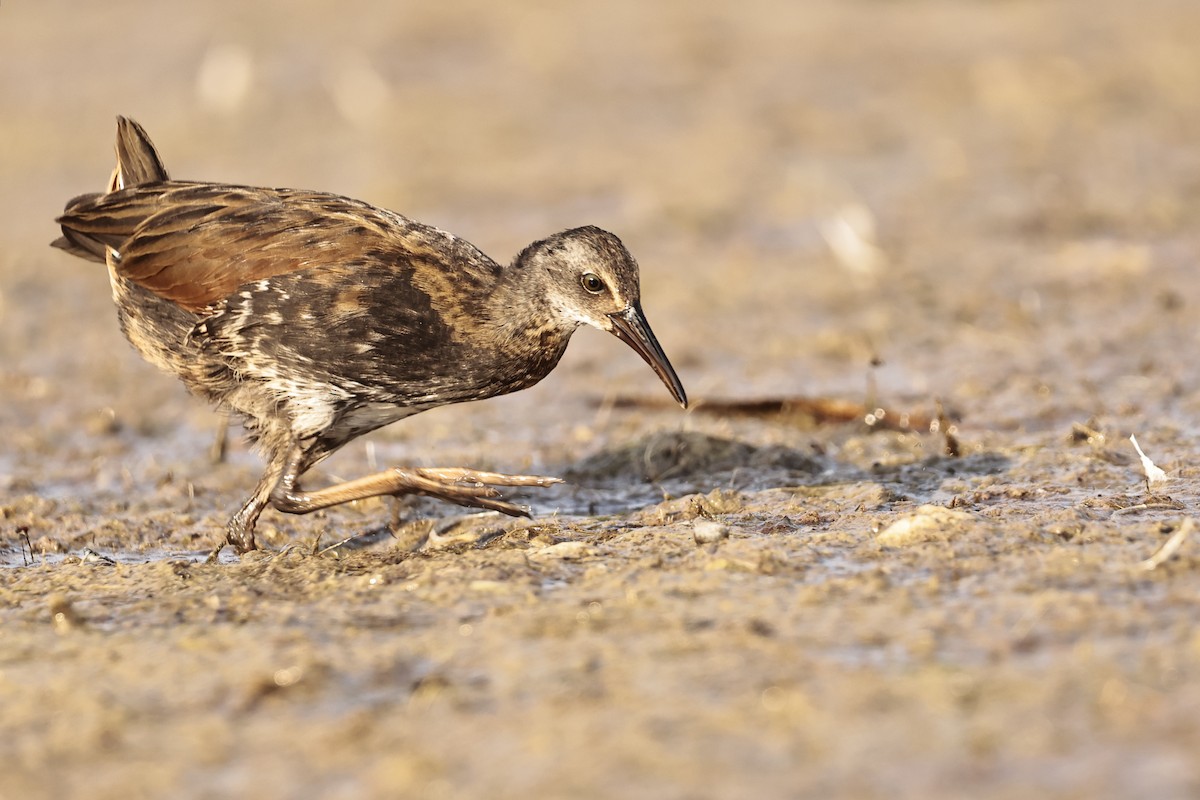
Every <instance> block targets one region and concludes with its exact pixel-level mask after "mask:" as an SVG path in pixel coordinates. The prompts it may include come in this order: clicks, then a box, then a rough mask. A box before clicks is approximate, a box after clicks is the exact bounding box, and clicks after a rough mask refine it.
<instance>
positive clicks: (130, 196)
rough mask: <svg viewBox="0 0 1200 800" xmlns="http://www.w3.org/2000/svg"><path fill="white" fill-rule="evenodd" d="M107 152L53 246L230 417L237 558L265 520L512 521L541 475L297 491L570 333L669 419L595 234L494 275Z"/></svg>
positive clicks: (646, 329)
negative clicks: (235, 433)
mask: <svg viewBox="0 0 1200 800" xmlns="http://www.w3.org/2000/svg"><path fill="white" fill-rule="evenodd" d="M116 150H117V168H116V170H114V172H113V177H112V179H111V180H110V182H109V185H108V190H107V191H105V192H101V193H91V194H84V195H80V196H78V197H75V198H73V199H72V200H70V201H69V202H68V203H67V204H66V207H65V209H64V211H63V213H62V214H61V215H60V216H59V217H58V218H57V219H56V222H57V224H58V225H59V227H60V229H61V232H62V236H61V237H60V238H58V239H56V240H55V241H54V242H52V245H53V246H55V247H57V248H59V249H62V250H64V251H66V252H68V253H70V254H72V255H74V256H77V257H80V258H83V259H86V260H89V261H96V262H102V263H104V264H106V265H107V267H108V274H109V282H110V285H111V289H112V296H113V301H114V304H115V306H116V309H117V317H118V320H119V323H120V327H121V330H122V331H123V333H124V335H125V337H126V338H127V339H128V341H129V342H130V344H132V346H133V348H134V349H135V350H137V351H138V353H140V354H141V356H142V357H143V358H144V359H145V360H147V361H149V362H150V363H151V364H154V365H155V366H157V367H159V368H160V369H162V370H164V371H166V372H168V373H170V374H173V375H175V376H176V377H178V378H179V379H180V380H181V381H182V382H183V384H184V385H185V386H186V387H187V389H188V390H189V391H190V392H191V393H192V394H194V395H197V396H199V397H200V398H203V399H205V400H207V401H209V402H210V403H212V404H214V405H215V406H217V407H218V408H219V409H221V410H223V411H225V412H227V413H229V414H230V415H232V416H233V417H235V418H237V419H239V420H240V421H241V422H242V425H243V428H244V429H245V431H246V434H247V437H248V439H249V440H250V442H251V443H252V444H253V445H255V446H256V448H257V449H258V450H259V452H260V453H261V455H262V457H263V460H264V461H265V464H266V466H265V469H264V471H263V474H262V477H261V479H260V480H259V482H258V484H257V485H256V486H255V488H254V489H253V491H252V492H251V494H250V496H249V497H248V498H247V499H246V500H245V502H244V503H242V505H241V506H240V508H238V510H237V511H236V512H235V513H234V514H233V515H232V518H231V519H230V520H229V522H228V524H227V525H226V527H225V543H227V544H228V545H230V546H232V547H233V549H234V550H235V551H236V552H238V553H239V554H245V553H247V552H250V551H252V550H255V549H258V545H257V542H256V539H255V533H254V532H255V526H256V524H257V522H258V519H259V517H260V515H261V514H262V513H263V511H264V510H265V509H267V508H268V507H270V508H274V509H275V510H277V511H280V512H283V513H289V514H307V513H310V512H313V511H316V510H318V509H323V508H328V507H331V506H335V505H339V504H342V503H347V502H351V501H354V500H359V499H364V498H368V497H376V496H387V495H393V496H401V495H411V494H417V495H426V496H430V497H434V498H438V499H441V500H444V501H448V502H451V503H456V504H459V505H462V506H467V507H474V508H480V509H486V510H492V511H498V512H501V513H504V514H509V515H512V516H530V515H531V511H530V509H528V508H527V507H525V506H521V505H516V504H515V503H512V502H510V500H509V499H508V498H506V497H505V495H504V494H503V490H504V489H508V488H513V487H544V486H550V485H552V484H555V483H559V482H560V481H559V480H558V479H557V478H553V477H546V476H539V475H508V474H502V473H497V472H488V471H481V470H475V469H470V468H466V467H444V468H433V467H411V466H396V467H392V468H391V469H387V470H384V471H382V472H377V473H374V474H370V475H366V476H364V477H361V478H357V479H353V480H348V481H345V482H341V483H336V484H334V485H332V486H327V487H325V488H320V489H312V490H306V489H303V488H302V487H301V480H302V478H303V476H304V475H305V473H307V472H308V471H309V470H310V469H311V468H312V467H314V466H315V465H317V464H318V463H320V462H321V461H323V460H324V459H325V458H327V457H328V456H330V455H331V454H333V453H334V452H336V451H337V450H338V449H340V448H341V447H342V446H344V445H345V444H347V443H348V442H350V441H353V440H354V439H356V438H357V437H359V436H362V435H364V434H366V433H368V432H370V431H373V430H376V429H378V428H380V427H382V426H384V425H388V424H391V423H393V422H397V421H399V420H402V419H404V418H406V417H410V416H412V415H414V414H417V413H420V412H422V411H426V410H429V409H432V408H437V407H440V406H445V405H449V404H453V403H462V402H467V401H473V400H482V399H485V398H489V397H495V396H497V395H503V394H507V393H509V392H515V391H518V390H521V389H525V388H528V387H530V386H533V385H534V384H536V383H538V382H539V381H540V380H542V379H543V378H545V377H546V376H547V375H548V374H549V373H550V371H551V370H553V369H554V367H555V366H556V365H557V364H558V363H559V360H560V359H561V358H562V356H563V353H564V352H565V350H566V347H567V343H568V341H569V339H570V338H571V335H572V334H573V333H574V332H575V331H576V330H577V329H578V328H579V327H580V326H583V325H588V326H592V327H595V328H598V329H600V330H603V331H607V332H609V333H611V334H613V335H614V336H616V337H617V338H618V339H620V340H621V341H622V342H624V343H625V344H626V345H628V346H629V347H630V348H631V349H633V350H634V352H636V353H637V354H638V355H639V356H640V357H641V358H642V359H643V360H644V361H645V362H646V363H647V364H648V365H649V366H650V367H651V369H652V370H653V371H654V372H655V373H656V374H657V376H658V377H659V378H660V379H661V381H662V382H663V384H664V385H665V386H666V388H667V390H668V391H669V392H670V394H671V396H672V397H673V398H674V399H675V401H676V402H678V403H679V405H680V406H681V407H682V408H684V409H686V408H687V395H686V393H685V391H684V388H683V384H682V383H681V382H680V379H679V377H678V375H677V374H676V372H675V369H674V368H673V367H672V366H671V362H670V361H669V360H668V359H667V356H666V354H665V353H664V352H663V349H662V347H661V345H660V344H659V342H658V340H657V338H656V337H655V335H654V333H653V331H652V329H651V327H650V325H649V323H648V322H647V320H646V316H645V314H644V312H643V311H642V304H641V289H640V273H639V267H638V263H637V261H636V260H635V259H634V257H633V256H632V255H631V254H630V253H629V251H628V249H627V248H626V247H625V245H624V244H623V243H622V242H621V240H620V239H619V238H618V237H617V236H616V235H615V234H613V233H610V232H608V231H606V230H602V229H601V228H598V227H595V226H591V225H587V226H583V227H577V228H572V229H570V230H564V231H561V232H559V233H555V234H553V235H551V236H548V237H546V238H544V239H539V240H537V241H535V242H533V243H532V244H530V245H528V246H527V247H525V248H524V249H522V250H521V251H520V252H519V253H518V254H517V255H516V257H515V258H513V259H512V261H511V262H509V263H508V264H507V265H502V264H500V263H498V262H497V261H494V260H493V259H491V258H489V257H488V256H487V255H485V254H484V253H483V252H482V251H481V250H480V249H479V248H477V247H475V246H474V245H472V244H470V243H469V242H467V241H466V240H464V239H462V238H459V237H457V236H454V235H453V234H450V233H447V232H446V231H443V230H441V229H439V228H436V227H433V226H431V225H426V224H423V223H421V222H417V221H415V220H413V219H410V218H408V217H405V216H403V215H401V214H399V213H397V212H394V211H389V210H386V209H383V208H379V207H376V206H373V205H370V204H368V203H365V202H363V201H360V200H354V199H351V198H348V197H343V196H340V195H337V194H332V193H328V192H319V191H307V190H298V189H286V188H263V187H253V186H243V185H237V184H227V183H215V182H203V181H184V180H176V179H172V178H170V177H169V176H168V173H167V170H166V168H165V166H164V165H163V161H162V159H161V158H160V156H159V153H158V150H157V148H155V146H154V144H153V142H152V141H151V140H150V137H149V136H148V135H147V133H146V131H145V129H144V128H143V127H142V126H141V125H139V124H138V123H137V122H135V121H133V120H132V119H129V118H126V117H123V116H122V117H118V118H117V143H116Z"/></svg>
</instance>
